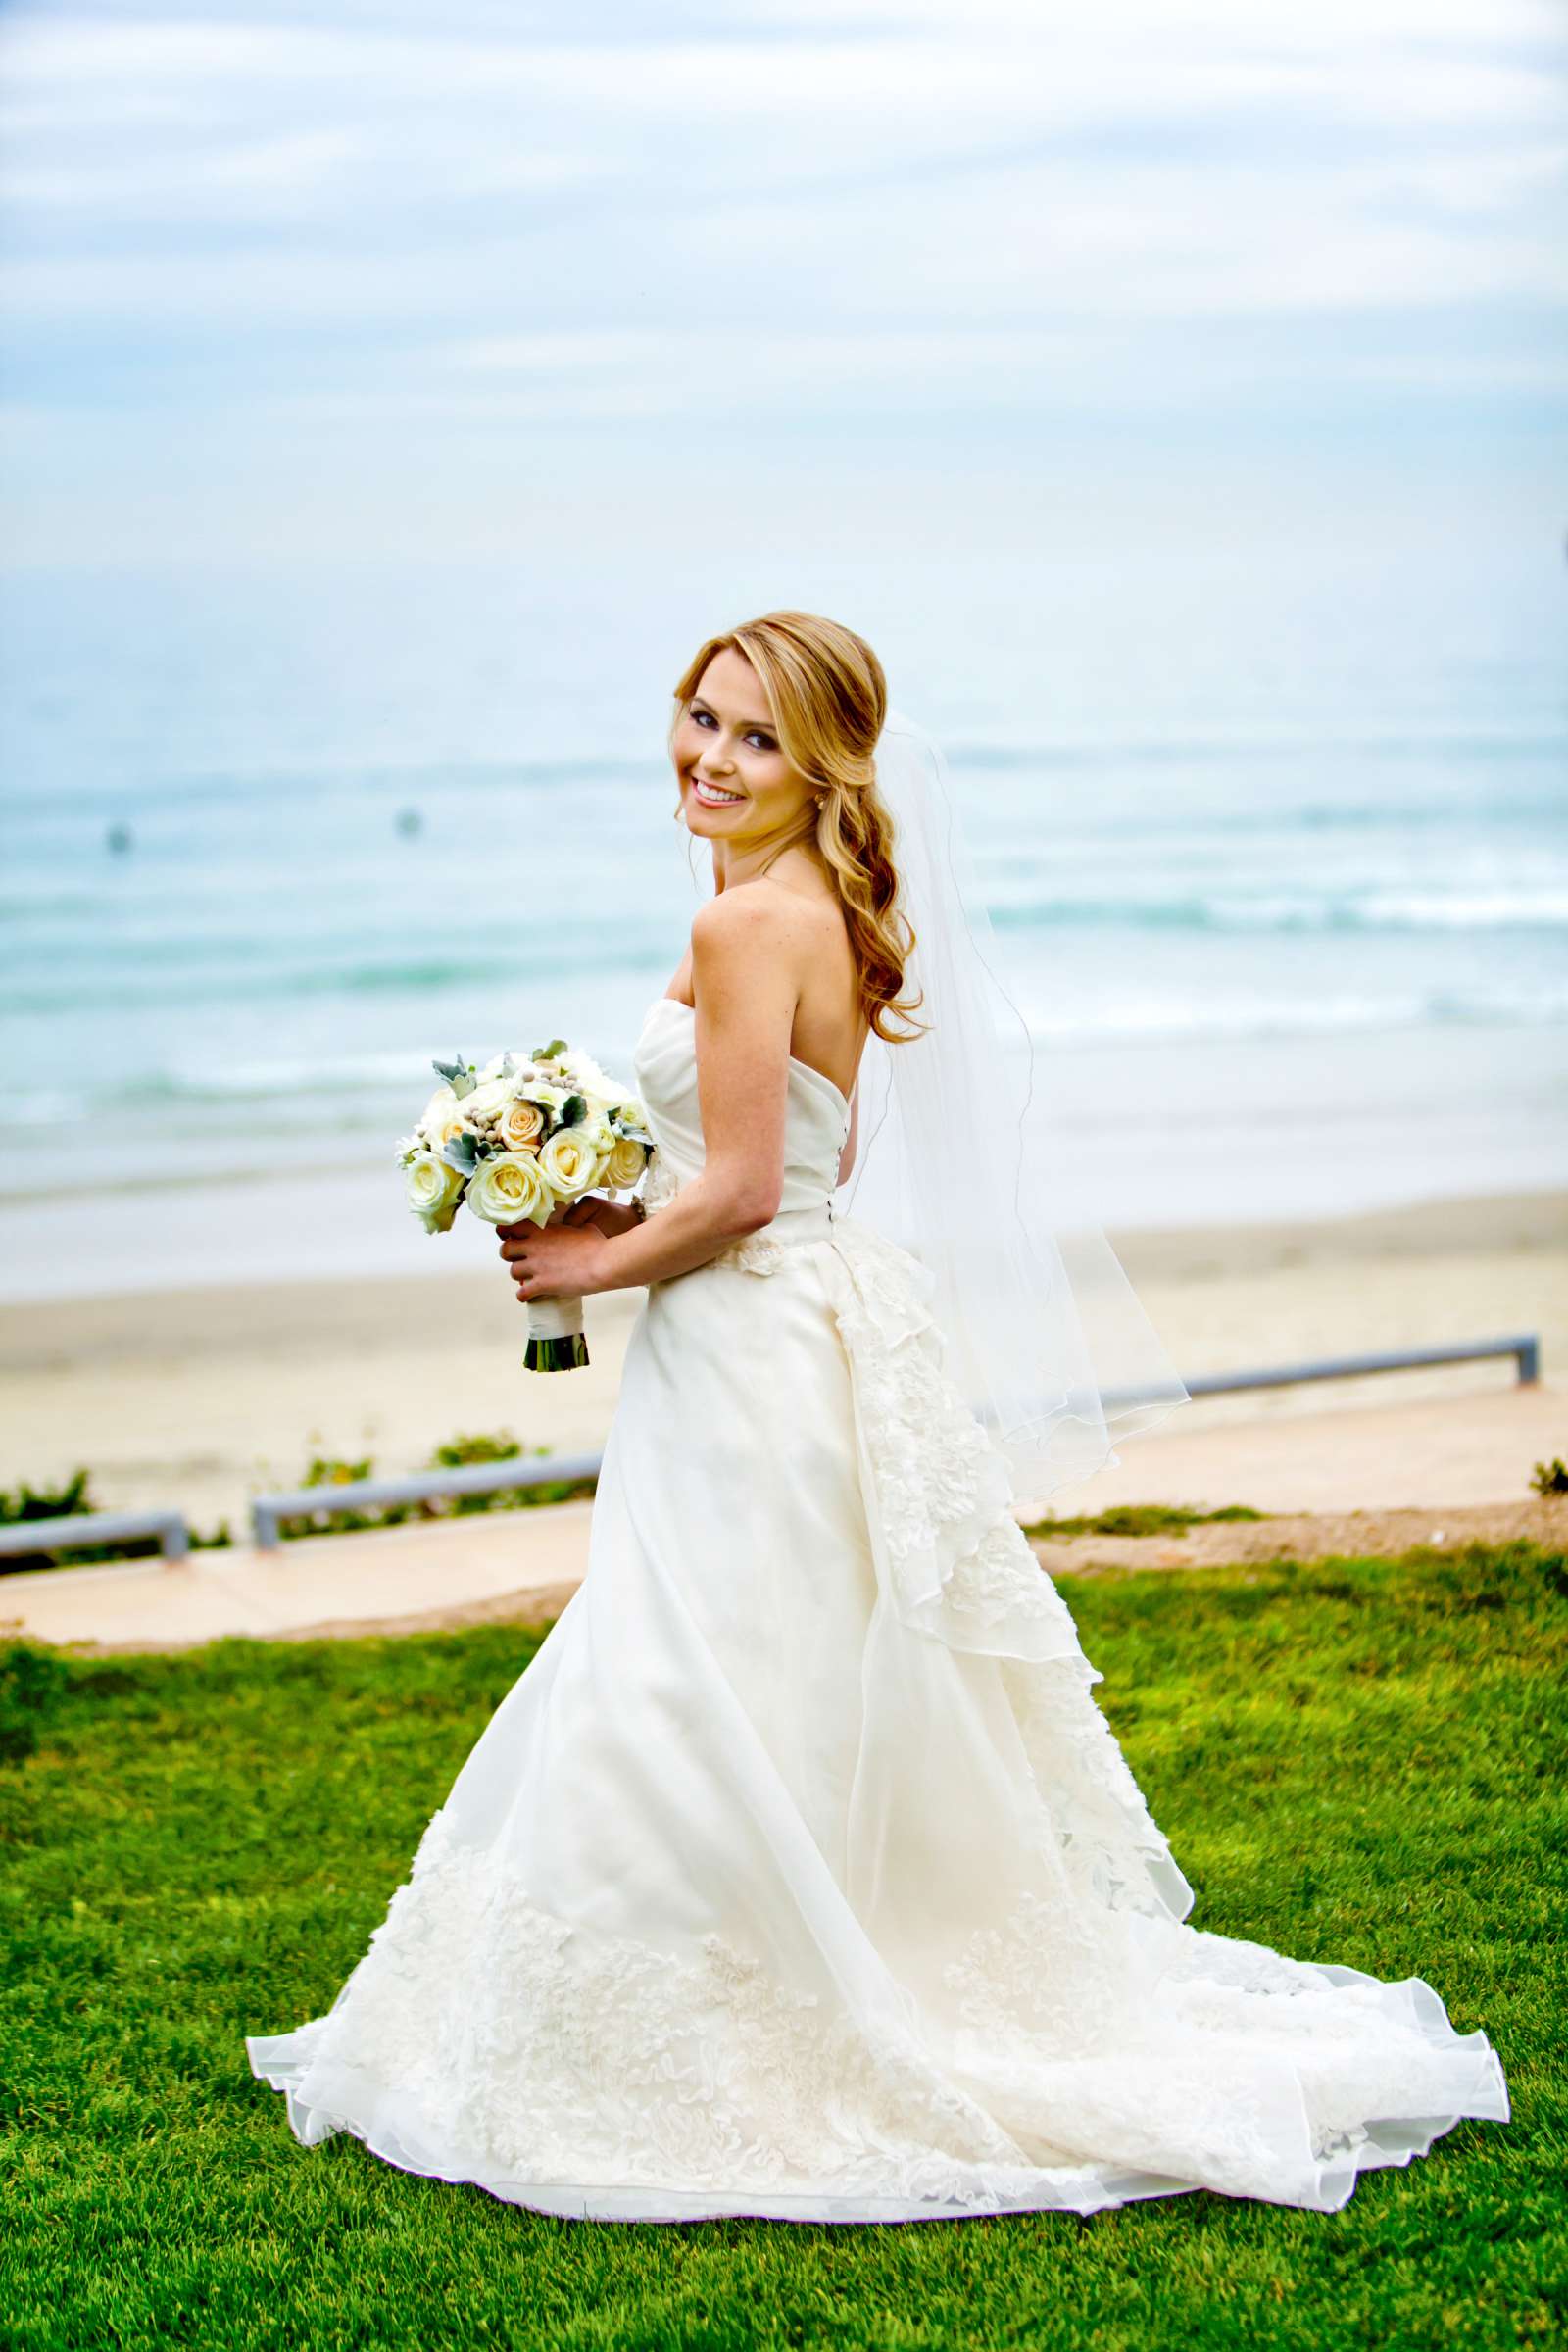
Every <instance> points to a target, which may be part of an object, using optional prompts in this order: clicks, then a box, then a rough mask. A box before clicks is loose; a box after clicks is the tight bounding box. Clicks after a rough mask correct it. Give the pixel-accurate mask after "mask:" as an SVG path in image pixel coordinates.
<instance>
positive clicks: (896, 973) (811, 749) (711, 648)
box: [670, 612, 925, 1045]
mask: <svg viewBox="0 0 1568 2352" xmlns="http://www.w3.org/2000/svg"><path fill="white" fill-rule="evenodd" d="M730 651H733V652H735V653H737V654H739V655H741V656H742V657H743V659H744V660H745V661H747V662H750V663H751V665H752V667H753V669H755V670H756V672H757V674H758V677H759V678H760V680H761V683H762V688H763V691H764V693H765V694H766V696H767V701H768V707H769V709H770V710H771V711H772V714H773V723H774V725H775V726H776V728H777V729H778V739H779V746H780V749H781V750H782V751H783V754H784V757H785V759H786V760H788V761H789V763H790V765H791V767H792V768H793V769H794V770H795V772H796V774H797V775H798V776H801V777H803V778H804V779H805V781H806V782H807V783H808V784H809V786H810V788H811V792H812V795H813V806H812V807H811V808H810V809H808V810H807V811H806V813H805V815H804V816H803V817H802V819H801V821H800V822H799V823H798V824H796V825H793V826H790V827H788V828H787V829H786V830H784V831H783V832H781V833H780V834H779V835H778V837H777V841H776V844H775V847H774V848H773V851H772V853H771V855H770V857H769V858H768V859H767V860H766V863H767V864H768V865H771V864H772V862H773V859H774V858H778V857H780V856H781V855H782V854H783V852H784V851H785V850H786V849H788V848H789V846H790V845H791V843H792V842H797V841H798V842H801V843H802V844H803V845H804V844H805V843H807V842H808V841H812V842H814V847H815V850H816V853H817V855H818V857H819V858H820V859H821V861H822V864H823V865H824V867H825V868H826V870H827V872H828V874H829V876H830V877H831V879H832V881H833V884H834V887H835V888H836V889H837V891H838V895H839V898H840V900H841V902H842V904H843V907H844V914H845V920H846V923H847V925H848V928H849V935H850V946H851V949H852V951H853V953H854V956H855V965H856V971H857V973H858V979H859V990H860V1003H861V1005H862V1006H863V1008H864V1011H865V1015H866V1018H867V1020H868V1021H869V1023H870V1026H871V1028H872V1030H873V1032H874V1033H875V1035H876V1036H878V1037H880V1038H883V1039H885V1040H886V1041H887V1043H888V1044H890V1045H907V1044H908V1043H909V1042H910V1041H911V1039H912V1038H914V1037H915V1036H918V1035H919V1034H920V1033H921V1030H922V1029H923V1027H924V1026H925V1024H923V1023H921V1022H913V1023H912V1024H911V1026H910V1027H908V1028H907V1029H906V1030H903V1031H894V1030H891V1029H889V1028H888V1027H887V1026H886V1025H885V1024H886V1022H887V1021H888V1019H889V1018H890V1016H892V1015H895V1014H896V1015H897V1016H898V1017H899V1018H900V1019H902V1020H905V1021H908V1020H909V1019H910V1015H911V1014H912V1012H913V1009H914V1007H915V1006H916V1005H918V1004H920V1003H921V1001H922V1000H921V998H920V995H919V993H918V991H916V992H915V993H914V994H913V995H911V996H908V997H906V996H905V995H904V994H903V991H904V967H905V965H906V963H907V961H908V958H909V956H910V955H911V954H912V953H913V949H914V932H913V929H912V927H911V925H910V923H909V921H908V919H907V916H906V915H905V914H904V912H903V911H902V909H901V907H899V906H898V904H897V901H898V896H899V876H898V869H897V867H896V866H895V864H894V849H895V847H896V835H897V827H896V826H895V824H894V821H893V816H892V813H891V811H890V810H889V809H887V807H886V805H885V804H884V802H883V801H882V799H881V796H880V795H879V793H878V791H877V788H876V759H875V753H876V742H877V737H878V736H879V735H880V734H881V732H882V722H883V720H884V718H885V717H886V715H887V706H888V690H887V680H886V678H885V677H884V676H883V674H882V664H881V662H879V661H878V660H877V658H876V656H875V654H874V653H873V652H872V651H871V648H870V647H869V646H868V645H867V644H866V642H865V640H864V638H863V637H858V636H857V635H856V634H855V631H854V630H853V629H847V628H845V627H844V626H843V624H842V623H841V622H839V621H836V620H824V619H823V618H822V617H821V616H820V615H819V614H818V613H788V612H786V613H763V614H762V616H761V618H760V620H748V621H743V622H742V623H741V625H740V627H739V628H735V629H727V630H726V631H725V632H724V633H723V635H722V636H718V637H710V638H709V640H708V642H707V644H706V645H704V646H701V647H700V648H699V649H698V651H697V653H696V654H695V655H694V656H693V658H692V660H691V662H689V663H688V665H687V667H686V670H685V672H684V674H683V675H682V677H681V679H680V682H679V683H678V685H677V686H676V688H675V714H674V718H673V720H672V722H671V726H670V738H671V742H672V743H673V739H674V735H675V732H676V730H677V729H678V728H679V726H680V725H681V723H682V722H683V720H684V719H685V717H686V714H687V712H688V711H689V710H690V709H691V703H692V697H693V696H694V695H695V694H696V692H697V689H698V686H699V685H700V683H701V681H702V676H703V672H704V670H706V669H707V667H708V664H709V663H710V662H711V661H712V659H713V657H714V655H715V654H722V653H726V652H730ZM763 870H764V871H765V866H764V869H763Z"/></svg>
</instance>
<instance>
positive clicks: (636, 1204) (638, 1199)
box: [626, 1193, 648, 1225]
mask: <svg viewBox="0 0 1568 2352" xmlns="http://www.w3.org/2000/svg"><path fill="white" fill-rule="evenodd" d="M626 1206H627V1207H628V1208H629V1209H630V1210H631V1213H632V1215H633V1216H634V1217H635V1218H636V1220H637V1222H638V1224H639V1225H646V1224H647V1222H648V1203H647V1201H645V1200H644V1199H643V1197H642V1195H641V1193H633V1195H632V1197H631V1199H630V1200H629V1201H627V1203H626Z"/></svg>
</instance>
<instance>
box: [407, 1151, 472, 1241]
mask: <svg viewBox="0 0 1568 2352" xmlns="http://www.w3.org/2000/svg"><path fill="white" fill-rule="evenodd" d="M462 1191H463V1177H462V1175H461V1174H460V1172H459V1170H458V1169H456V1168H454V1167H452V1166H451V1165H450V1164H449V1163H448V1162H447V1161H446V1160H444V1159H440V1158H438V1157H437V1155H436V1154H435V1152H416V1154H415V1156H414V1158H413V1159H411V1160H410V1162H409V1166H408V1193H407V1198H408V1203H409V1206H410V1207H411V1208H412V1209H413V1211H414V1213H415V1215H416V1216H417V1218H418V1219H419V1222H420V1223H421V1224H422V1225H423V1227H424V1229H425V1232H426V1233H449V1232H450V1231H451V1230H452V1220H453V1218H454V1216H455V1215H456V1214H457V1207H458V1196H459V1195H460V1194H461V1192H462Z"/></svg>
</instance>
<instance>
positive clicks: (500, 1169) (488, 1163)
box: [468, 1152, 555, 1225]
mask: <svg viewBox="0 0 1568 2352" xmlns="http://www.w3.org/2000/svg"><path fill="white" fill-rule="evenodd" d="M468 1206H469V1207H470V1208H471V1209H472V1211H473V1213H474V1215H475V1216H476V1217H483V1219H484V1221H485V1223H486V1224H487V1225H511V1224H513V1223H514V1222H515V1219H517V1218H518V1217H531V1218H532V1219H533V1222H534V1223H535V1224H536V1225H544V1224H546V1223H548V1221H549V1217H550V1211H551V1210H552V1208H554V1206H555V1197H554V1195H553V1194H552V1192H551V1190H550V1187H549V1185H548V1184H547V1183H546V1182H545V1180H544V1177H543V1176H542V1175H541V1173H540V1170H539V1158H538V1154H537V1153H536V1152H496V1153H495V1154H494V1155H493V1156H492V1157H491V1158H489V1159H481V1160H480V1161H479V1162H478V1164H477V1165H476V1167H475V1168H474V1171H473V1174H472V1175H471V1176H470V1177H469V1179H468Z"/></svg>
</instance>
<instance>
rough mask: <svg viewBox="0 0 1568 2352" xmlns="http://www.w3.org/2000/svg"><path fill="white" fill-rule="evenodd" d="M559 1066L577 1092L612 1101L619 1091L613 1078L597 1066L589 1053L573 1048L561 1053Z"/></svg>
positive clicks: (606, 1101)
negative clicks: (582, 1052)
mask: <svg viewBox="0 0 1568 2352" xmlns="http://www.w3.org/2000/svg"><path fill="white" fill-rule="evenodd" d="M561 1066H562V1068H563V1069H564V1071H565V1073H566V1075H567V1077H568V1078H569V1079H570V1080H571V1081H572V1083H573V1084H574V1085H575V1087H576V1088H577V1091H578V1093H579V1094H584V1095H597V1096H598V1097H599V1099H600V1101H601V1102H604V1103H613V1101H614V1099H615V1097H616V1095H617V1094H618V1093H619V1092H620V1089H619V1088H618V1087H617V1086H616V1084H615V1082H614V1080H613V1078H612V1077H610V1076H609V1075H608V1074H607V1073H606V1072H605V1071H604V1070H602V1069H601V1068H600V1067H599V1064H598V1062H597V1061H595V1059H594V1057H593V1055H592V1054H580V1053H578V1052H577V1051H576V1049H575V1048H573V1049H572V1050H571V1051H570V1052H569V1053H565V1054H563V1055H562V1056H561Z"/></svg>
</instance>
